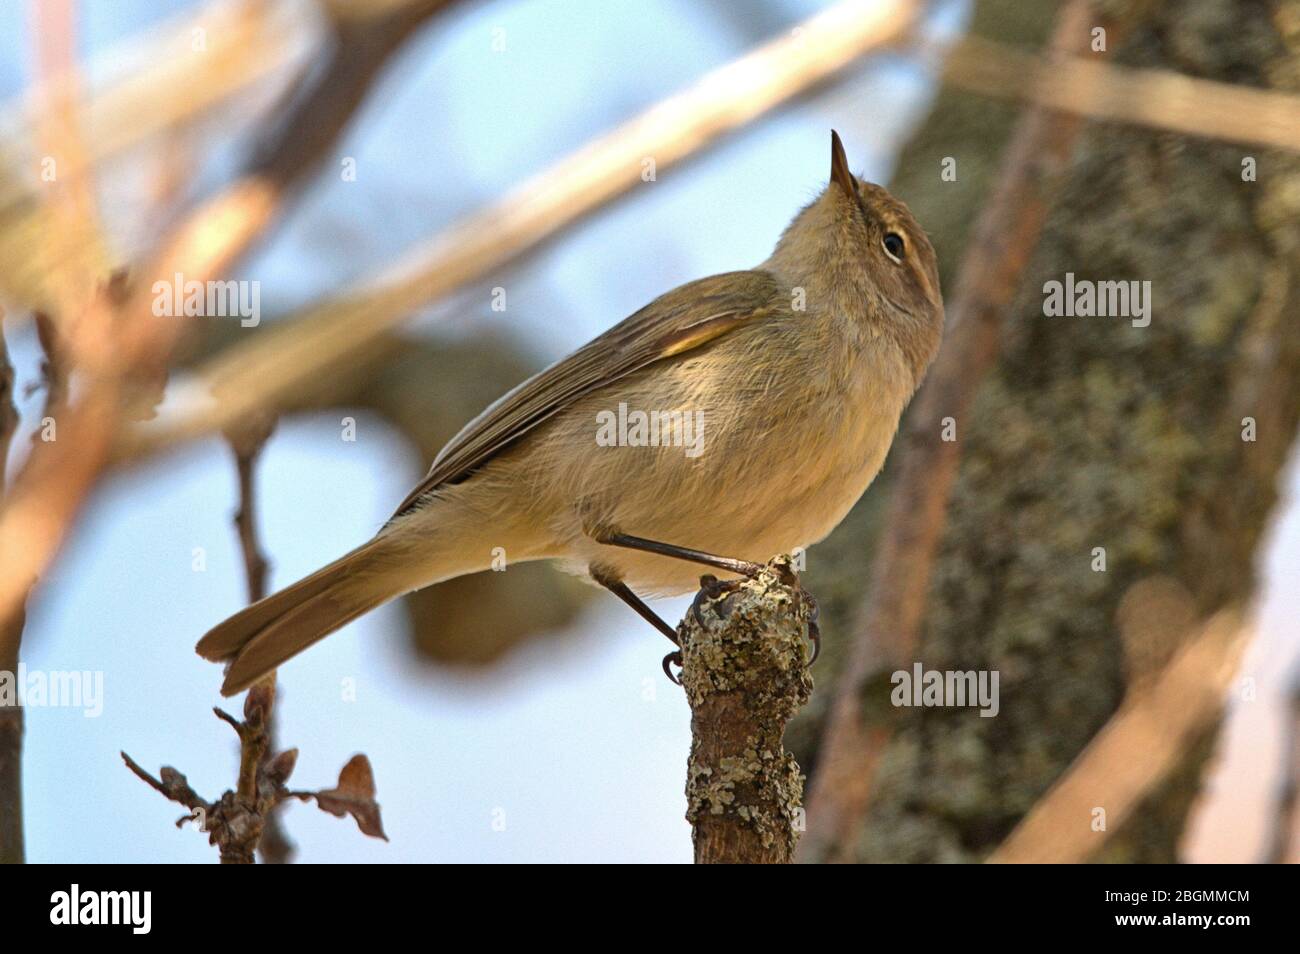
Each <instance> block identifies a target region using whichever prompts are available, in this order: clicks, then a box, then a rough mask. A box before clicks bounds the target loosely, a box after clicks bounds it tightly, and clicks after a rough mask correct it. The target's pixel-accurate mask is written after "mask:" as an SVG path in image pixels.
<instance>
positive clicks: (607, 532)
mask: <svg viewBox="0 0 1300 954" xmlns="http://www.w3.org/2000/svg"><path fill="white" fill-rule="evenodd" d="M587 533H588V535H589V536H590V537H591V538H592V539H593V540H595V541H596V542H597V543H601V544H604V545H606V546H611V547H625V548H627V549H629V550H642V551H644V552H646V553H657V554H659V555H660V556H666V557H673V558H675V559H678V560H686V561H687V562H690V563H702V564H704V565H705V566H711V567H715V568H717V569H719V570H725V571H726V572H728V573H737V574H739V575H741V576H747V577H750V578H751V579H752V578H753V577H756V576H758V574H759V573H761V572H762V571H763V564H761V563H753V562H751V561H749V560H735V559H732V558H731V557H722V556H717V555H716V554H713V553H705V552H704V551H703V550H692V549H691V548H690V547H679V546H677V545H676V544H673V543H661V542H660V541H658V540H647V539H646V538H645V537H634V536H632V535H631V534H627V533H623V532H621V531H619V530H614V529H611V528H609V527H594V528H592V529H590V530H588V531H587ZM783 575H784V576H788V577H789V579H787V580H785V581H784V582H786V583H788V584H790V585H792V586H795V587H797V588H798V590H799V594H800V596H801V597H802V598H803V599H805V600H806V601H807V602H808V604H809V605H810V607H811V618H810V619H809V622H808V638H809V639H810V640H811V641H812V644H813V654H812V658H811V659H809V660H808V665H810V666H811V665H812V664H813V663H815V662H816V661H817V657H818V656H820V655H821V651H822V638H821V629H820V627H818V625H817V616H818V607H817V601H816V600H815V599H813V595H812V594H811V593H809V592H808V591H807V590H805V589H804V588H803V587H802V586H800V585H799V578H798V576H796V575H795V574H794V572H793V571H791V570H790V569H789V568H788V567H786V568H785V572H784V574H783ZM598 582H601V584H602V585H603V586H606V587H609V588H610V589H611V590H613V591H614V593H616V594H617V595H618V596H619V598H620V599H622V600H623V601H624V602H625V603H627V604H628V605H629V606H631V607H632V608H633V609H634V610H636V611H637V612H638V613H640V614H641V615H642V616H644V617H645V618H646V619H650V620H651V622H652V623H654V625H655V626H656V627H657V628H658V629H659V631H660V632H661V633H666V632H667V629H666V627H667V625H668V624H667V623H665V622H664V621H663V620H661V619H659V617H658V616H656V615H655V614H654V611H653V610H651V609H650V607H648V606H646V605H645V603H642V602H641V600H640V598H639V597H638V596H637V595H636V594H635V593H633V592H632V591H631V590H630V589H627V586H626V585H625V584H622V583H621V582H620V583H619V585H620V586H623V589H624V590H625V591H626V595H624V594H623V593H620V592H619V591H618V590H616V589H614V587H612V586H610V584H608V583H605V582H604V581H598ZM736 585H737V584H736V581H730V582H727V581H721V580H719V579H717V577H714V576H712V575H710V574H705V575H704V576H702V577H700V591H699V592H698V593H696V594H695V601H694V602H693V603H691V612H692V613H693V614H694V615H695V620H696V622H698V623H700V624H701V625H702V624H703V622H704V621H703V620H702V619H701V618H700V605H701V598H703V599H715V598H717V597H718V596H719V595H721V594H722V593H723V592H725V591H727V590H728V589H734V588H735V586H736ZM634 601H635V602H634ZM647 613H648V614H650V615H649V616H646V614H647ZM669 638H670V639H671V640H672V641H673V642H674V643H676V642H677V637H676V636H675V635H674V636H670V637H669ZM671 656H677V657H678V662H679V664H680V656H681V654H680V653H673V654H671ZM671 656H670V657H669V658H666V659H664V672H668V662H669V659H670V658H671ZM668 678H670V679H673V677H672V674H671V673H669V676H668ZM673 682H677V680H676V679H673Z"/></svg>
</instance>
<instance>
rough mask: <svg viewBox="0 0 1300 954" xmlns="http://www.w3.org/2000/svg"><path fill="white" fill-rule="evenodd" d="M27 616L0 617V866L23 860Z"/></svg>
mask: <svg viewBox="0 0 1300 954" xmlns="http://www.w3.org/2000/svg"><path fill="white" fill-rule="evenodd" d="M3 316H4V312H3V310H0V497H3V494H4V490H5V472H6V469H7V466H6V465H7V464H8V463H9V448H10V446H11V445H12V444H13V438H14V433H15V432H16V431H17V429H18V423H19V417H18V408H17V406H16V405H15V404H14V367H13V364H12V363H10V361H9V348H8V344H7V342H6V340H5V335H4V332H3V324H2V320H3ZM26 615H27V614H26V611H25V609H24V607H23V606H21V605H20V606H18V607H16V608H15V609H13V610H11V611H10V612H8V613H6V614H5V615H4V616H3V617H0V682H10V688H11V689H12V691H13V697H12V698H0V864H22V863H23V860H24V848H23V773H22V768H23V763H22V759H23V709H22V700H21V699H19V698H18V691H19V686H18V651H19V648H20V646H21V643H22V638H23V626H24V624H25V622H26ZM0 695H4V696H7V695H8V694H7V693H3V694H0Z"/></svg>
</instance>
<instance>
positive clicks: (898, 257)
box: [880, 232, 904, 262]
mask: <svg viewBox="0 0 1300 954" xmlns="http://www.w3.org/2000/svg"><path fill="white" fill-rule="evenodd" d="M880 244H881V245H883V246H884V247H885V254H886V255H888V256H889V257H890V258H892V259H893V260H894V261H896V262H902V260H903V250H904V245H903V236H901V235H899V234H898V233H897V232H886V233H885V237H884V238H883V239H881V241H880Z"/></svg>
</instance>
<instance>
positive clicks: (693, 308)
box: [393, 271, 783, 517]
mask: <svg viewBox="0 0 1300 954" xmlns="http://www.w3.org/2000/svg"><path fill="white" fill-rule="evenodd" d="M782 300H783V295H782V292H781V289H780V286H779V284H778V283H777V281H776V279H775V278H773V277H772V275H771V274H769V273H768V272H762V271H748V272H728V273H725V274H722V275H714V276H711V277H709V278H702V279H700V280H699V281H694V282H688V283H687V284H685V285H682V286H681V287H679V288H676V289H674V290H672V291H670V292H668V293H667V294H665V295H661V296H660V297H659V298H656V299H655V300H654V301H652V302H651V303H650V304H648V305H646V306H645V307H644V308H642V309H641V310H640V311H637V312H635V313H633V314H632V315H630V316H628V317H627V318H626V319H624V320H623V321H621V322H619V323H618V324H617V325H615V326H614V327H613V328H611V329H609V331H606V332H605V333H604V334H602V335H600V336H599V337H597V338H594V339H593V340H592V341H590V342H589V343H588V344H586V345H583V346H582V347H581V348H579V349H578V350H577V351H575V352H573V354H571V355H569V356H568V357H567V358H563V359H562V360H560V361H558V362H556V363H555V364H553V365H551V366H550V367H549V368H547V369H546V370H544V371H541V372H539V373H538V374H535V375H534V376H533V377H531V378H529V379H528V380H527V381H525V382H524V383H523V384H520V385H519V386H518V387H516V388H515V389H514V390H512V391H510V392H509V393H507V394H506V395H505V396H504V397H502V398H500V399H499V400H497V401H495V402H494V403H493V404H491V405H490V406H489V407H488V408H487V410H485V411H484V412H483V413H482V414H480V415H479V416H478V417H476V418H474V420H472V421H470V422H469V424H467V425H465V427H464V428H463V429H462V430H461V432H460V433H459V434H457V435H456V436H455V437H453V438H452V439H451V441H449V442H448V444H447V446H446V447H444V448H443V449H442V450H441V451H440V452H439V453H438V456H437V457H436V458H435V459H434V461H433V466H432V467H431V468H430V469H429V473H428V475H427V476H426V477H425V478H424V480H422V481H421V482H420V484H419V486H417V487H416V488H415V489H414V490H412V491H411V492H410V493H409V494H408V495H407V497H406V499H405V500H403V501H402V504H401V506H399V507H398V508H397V511H396V512H395V513H394V514H393V516H394V517H397V516H400V515H401V514H403V513H405V512H407V511H408V510H410V509H411V508H412V507H414V506H415V504H416V503H417V502H418V501H419V500H420V498H421V497H423V496H424V495H425V494H428V493H429V492H431V491H433V490H436V489H437V488H438V487H441V486H443V485H444V484H450V483H456V482H458V481H461V480H464V479H465V478H466V477H468V476H469V475H470V474H471V473H473V472H474V471H475V470H476V469H477V468H479V467H481V466H482V465H483V464H484V463H486V462H487V461H488V460H490V459H491V458H492V456H493V455H495V454H496V453H498V452H499V451H501V450H502V449H503V448H505V447H506V446H508V445H509V444H511V443H513V442H514V441H516V440H518V439H519V438H520V437H521V436H523V435H524V434H526V433H528V431H530V430H532V429H533V428H534V427H536V426H537V425H539V424H541V423H542V422H543V421H545V420H546V419H548V418H550V417H551V416H552V415H554V414H556V413H557V412H559V411H561V410H563V409H564V408H566V407H568V406H569V405H571V404H572V403H573V402H574V401H576V400H577V399H578V398H580V397H582V396H584V395H586V394H589V393H591V392H592V391H594V390H596V389H597V388H601V387H604V386H605V385H608V384H610V383H612V382H614V381H618V380H619V379H621V378H624V377H627V376H628V375H629V374H632V373H633V372H635V371H639V370H640V369H641V368H644V367H646V366H647V365H650V364H653V363H654V362H656V361H661V360H663V359H665V358H670V357H674V356H676V355H680V354H684V353H686V352H688V351H693V350H695V349H696V348H699V347H701V346H703V345H705V344H707V343H708V342H710V341H713V340H715V339H716V338H718V337H720V336H721V335H724V334H726V333H727V332H729V331H731V330H733V329H735V328H737V327H739V326H740V325H742V324H746V323H748V322H751V321H754V320H756V319H760V318H762V317H764V316H765V315H768V314H771V313H772V312H773V311H774V310H775V309H776V308H777V307H779V305H780V303H781V301H782Z"/></svg>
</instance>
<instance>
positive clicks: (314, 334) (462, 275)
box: [118, 0, 919, 457]
mask: <svg viewBox="0 0 1300 954" xmlns="http://www.w3.org/2000/svg"><path fill="white" fill-rule="evenodd" d="M918 6H919V5H918V4H916V3H914V2H907V0H845V2H842V3H840V4H837V5H836V6H834V7H831V8H830V9H828V10H825V11H822V12H821V13H819V14H817V15H816V16H814V17H812V18H811V19H809V20H808V21H806V22H805V23H804V24H802V25H801V27H800V28H799V29H798V30H796V31H794V32H792V33H791V34H790V35H787V36H782V37H780V38H778V39H775V40H773V41H771V42H770V43H768V44H766V45H764V46H762V47H760V48H758V49H757V50H754V51H752V52H750V53H748V54H746V55H745V56H743V57H741V58H740V59H738V60H735V61H733V62H732V63H730V64H728V65H726V66H724V67H722V68H720V69H718V70H715V71H714V72H712V73H710V74H709V75H707V76H706V77H704V78H703V79H702V80H700V81H699V82H698V83H697V84H695V85H694V86H693V87H691V88H690V89H688V90H686V91H684V92H682V93H679V94H677V95H675V96H672V97H670V98H668V99H666V100H664V101H662V102H661V103H659V104H658V105H656V106H654V107H652V108H651V109H650V110H648V111H647V112H645V113H643V114H642V115H641V116H639V117H637V118H636V119H633V120H631V121H630V122H628V123H626V124H624V125H623V126H621V127H619V128H618V129H615V130H614V131H613V132H610V133H608V134H606V135H605V136H603V137H601V138H599V139H597V140H595V141H593V142H591V143H589V144H588V145H586V146H584V147H583V148H581V149H579V150H578V151H577V152H576V153H574V154H572V155H571V156H569V157H568V158H566V159H564V160H562V161H561V162H560V163H558V164H557V165H555V166H553V167H552V168H551V169H549V170H547V171H545V172H543V173H541V174H540V175H538V176H536V177H534V178H533V179H531V180H529V181H528V182H526V183H524V184H523V185H522V186H520V187H519V188H518V189H517V190H516V191H514V192H512V193H510V194H509V195H507V196H506V197H505V198H503V199H501V200H500V201H498V202H496V203H494V204H492V205H491V206H489V207H487V208H486V209H484V210H482V211H481V212H478V213H476V214H474V215H471V216H469V217H468V218H466V219H463V220H462V221H461V222H459V223H457V224H455V225H453V226H452V227H451V228H449V229H448V230H447V231H445V232H443V233H442V234H441V235H439V236H437V237H435V238H434V239H433V240H432V241H430V242H429V243H427V244H426V245H424V246H423V247H420V248H417V249H415V250H413V251H412V252H411V253H410V254H408V255H407V256H406V258H405V259H404V260H403V261H402V262H400V263H399V264H398V265H397V266H395V267H394V268H391V269H389V270H388V271H386V272H385V273H383V274H382V275H380V276H379V277H378V278H377V279H375V280H373V281H371V282H369V283H366V284H363V285H362V286H360V287H358V288H356V289H354V290H353V291H351V292H350V293H348V294H346V295H344V296H342V297H340V298H337V299H333V300H328V301H325V302H323V303H320V304H318V305H316V306H314V307H313V308H312V309H310V310H309V311H308V312H306V313H305V314H304V315H303V317H302V319H301V320H299V321H296V322H295V323H294V325H295V326H294V327H293V328H292V330H289V329H286V328H272V329H270V330H268V331H267V332H266V333H265V334H263V335H259V336H257V338H256V340H253V341H249V342H248V343H246V344H241V345H237V346H235V347H232V348H230V349H229V350H228V351H227V352H225V353H223V354H221V355H219V356H218V357H217V358H216V359H214V360H213V361H212V362H210V363H209V364H207V365H206V366H205V367H203V368H202V369H200V372H199V383H200V384H201V385H202V388H201V390H203V391H204V393H206V392H207V391H208V390H209V389H211V390H213V391H215V392H216V394H217V398H218V400H217V402H216V403H215V404H211V405H207V406H203V407H199V408H190V409H187V410H186V411H183V412H179V413H177V414H174V415H171V416H170V417H167V418H164V419H163V420H160V421H159V422H158V426H156V427H151V428H149V429H148V430H144V431H140V432H137V433H135V434H133V435H130V436H129V437H128V439H127V440H126V442H125V444H124V446H122V447H120V448H119V450H118V455H119V457H131V456H136V455H140V454H146V453H150V452H154V451H157V450H158V449H160V448H162V447H165V446H167V445H169V444H172V443H175V442H178V441H184V440H190V439H194V438H196V437H199V436H202V435H204V434H207V433H211V432H212V431H214V430H220V429H221V428H222V427H224V426H225V425H226V424H227V423H228V422H229V421H231V420H236V419H238V418H240V417H241V416H243V415H244V414H246V413H248V412H249V411H251V410H254V409H256V408H259V407H275V406H278V405H280V404H282V403H286V402H289V401H291V400H292V396H293V394H294V393H295V391H296V390H297V389H299V388H302V387H304V386H307V384H308V383H309V382H310V381H312V380H313V379H315V378H319V377H320V376H322V375H329V374H332V373H335V369H336V368H338V367H340V366H342V365H346V364H347V363H349V362H351V361H353V360H356V358H357V356H358V355H364V354H366V353H367V352H368V350H369V349H372V348H373V347H375V345H376V343H377V342H378V341H379V340H380V339H381V338H382V335H383V333H384V332H385V331H387V330H388V329H390V328H392V327H393V326H394V325H396V324H398V323H400V322H401V321H403V320H404V319H405V318H406V317H407V316H408V315H410V314H411V313H412V312H413V311H415V310H416V309H417V308H419V307H421V306H424V305H427V304H429V303H430V302H432V301H435V300H437V299H440V298H443V297H445V296H447V295H448V294H450V293H451V292H453V291H455V290H457V289H459V288H462V287H464V286H465V285H467V284H468V283H470V282H473V281H475V280H477V279H480V278H482V277H483V276H484V275H486V274H489V273H490V272H491V271H492V270H493V269H496V268H499V267H501V266H502V265H504V264H506V263H507V262H510V261H513V260H514V259H516V258H518V257H519V256H521V255H523V254H524V253H525V252H528V251H530V250H532V249H534V248H536V247H537V246H538V245H540V244H541V243H542V242H543V241H544V240H546V239H548V238H551V237H552V236H554V235H555V233H557V232H558V231H559V230H561V229H562V228H564V227H566V226H569V225H571V224H573V223H574V222H576V221H578V220H579V219H581V218H582V217H584V216H585V215H588V214H590V213H591V212H592V211H594V210H595V209H597V208H599V207H600V206H602V205H604V204H605V203H607V202H609V201H611V200H612V199H614V198H616V197H617V196H619V195H621V194H623V193H624V192H627V191H628V190H630V189H631V188H633V187H634V186H636V185H637V184H639V183H640V182H641V181H642V180H641V173H642V169H643V163H644V162H645V161H647V160H652V161H653V162H654V163H655V165H656V169H657V171H662V170H663V169H665V168H667V167H668V166H670V165H672V164H674V163H676V162H680V161H681V160H683V159H685V158H687V157H688V156H691V155H693V154H694V153H696V152H698V151H699V150H700V149H702V148H704V147H705V146H707V145H708V144H710V143H712V142H713V141H715V140H716V139H718V138H720V137H721V136H722V135H724V134H725V133H727V132H730V131H732V130H734V129H737V128H740V127H742V126H744V125H745V124H746V123H749V122H751V121H753V120H754V119H756V118H758V117H759V116H761V115H763V114H764V113H766V112H768V111H770V110H772V109H774V108H775V107H777V106H779V105H781V104H782V103H784V102H787V101H788V100H790V99H792V98H793V97H795V96H797V95H799V94H801V93H804V92H807V91H808V90H809V89H811V88H813V87H814V86H816V85H817V84H818V83H821V82H824V81H825V80H827V79H828V78H829V77H831V76H832V75H834V74H835V73H836V72H838V71H839V70H840V69H842V68H844V67H845V66H847V65H848V64H850V63H852V62H853V61H854V60H856V59H857V58H858V57H860V56H862V55H863V54H865V53H867V52H869V51H871V50H877V49H881V48H882V47H885V46H887V45H889V44H892V43H894V42H896V41H897V40H899V39H901V38H902V37H903V36H904V34H905V33H906V31H907V29H908V27H909V26H910V24H911V23H912V19H913V16H914V15H915V14H916V12H917V10H918Z"/></svg>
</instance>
